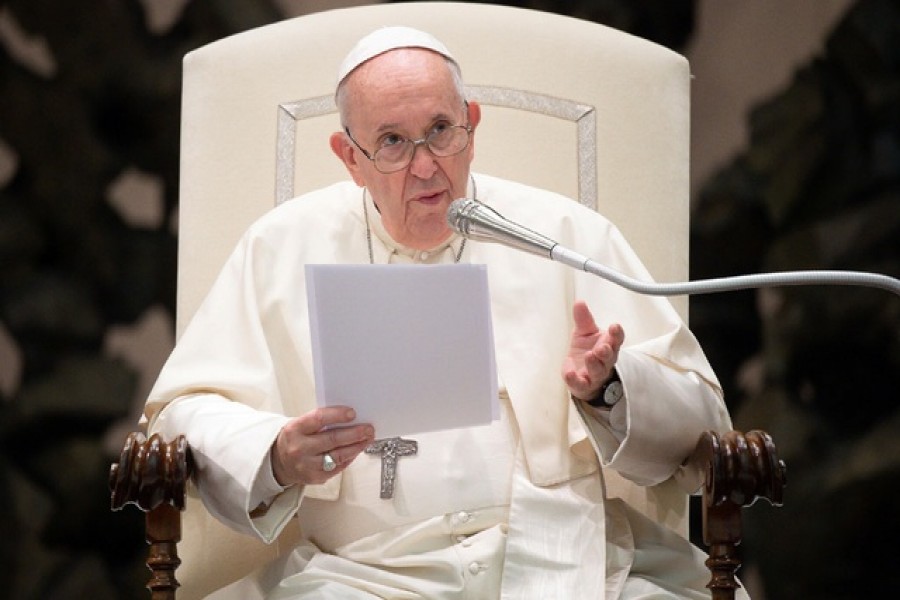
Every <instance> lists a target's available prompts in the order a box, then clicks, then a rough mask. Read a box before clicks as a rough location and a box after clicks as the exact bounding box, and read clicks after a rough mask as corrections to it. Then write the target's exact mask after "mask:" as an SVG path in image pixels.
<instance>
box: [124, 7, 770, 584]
mask: <svg viewBox="0 0 900 600" xmlns="http://www.w3.org/2000/svg"><path fill="white" fill-rule="evenodd" d="M385 25H409V26H413V27H417V28H420V29H423V30H425V31H428V32H430V33H432V34H434V35H436V36H437V37H438V38H439V39H441V40H442V41H443V42H444V43H445V44H446V45H447V46H448V47H449V48H450V50H451V51H452V52H453V53H454V55H455V56H456V58H457V59H458V61H459V63H460V65H461V67H462V71H463V76H464V78H465V80H466V83H467V85H468V92H469V96H470V98H472V99H475V100H478V101H479V102H480V103H481V104H482V107H483V118H482V124H481V125H480V127H479V128H478V133H477V141H476V144H477V146H476V158H475V162H474V165H473V169H474V170H475V171H478V172H484V173H490V174H493V175H498V176H501V177H505V178H509V179H514V180H518V181H521V182H523V183H527V184H531V185H535V186H538V187H542V188H546V189H550V190H553V191H556V192H560V193H562V194H565V195H567V196H569V197H571V198H573V199H575V200H577V201H578V202H581V203H583V204H585V205H587V206H589V207H591V208H594V209H596V210H599V211H601V212H603V213H604V214H605V215H606V216H607V217H609V218H610V219H611V220H612V221H613V222H615V223H616V224H617V225H618V226H619V228H620V229H621V230H622V231H623V233H624V234H625V236H626V238H627V239H628V240H629V241H630V243H631V244H632V246H633V247H634V248H635V249H636V251H637V253H638V254H639V255H640V256H641V258H642V259H643V261H644V262H645V264H646V265H647V267H648V268H649V270H650V272H651V273H652V274H653V276H654V277H655V278H656V279H657V280H662V281H672V280H683V279H685V278H686V277H687V269H688V248H687V243H688V217H689V215H688V141H689V131H688V127H689V121H688V119H689V110H688V109H689V96H690V71H689V67H688V63H687V61H686V60H685V59H684V58H683V57H682V56H680V55H678V54H676V53H674V52H671V51H669V50H667V49H665V48H662V47H660V46H658V45H655V44H653V43H650V42H648V41H646V40H643V39H640V38H637V37H633V36H631V35H627V34H625V33H622V32H620V31H616V30H614V29H610V28H608V27H604V26H601V25H597V24H594V23H590V22H586V21H582V20H577V19H574V18H569V17H563V16H558V15H553V14H548V13H541V12H536V11H531V10H524V9H514V8H507V7H500V6H490V5H482V4H464V3H451V2H448V3H444V2H421V3H408V4H384V5H373V6H365V7H358V8H351V9H342V10H333V11H327V12H323V13H317V14H312V15H308V16H304V17H300V18H296V19H292V20H287V21H283V22H280V23H276V24H273V25H269V26H266V27H261V28H258V29H254V30H251V31H247V32H244V33H241V34H238V35H235V36H232V37H229V38H227V39H223V40H220V41H217V42H214V43H211V44H209V45H207V46H205V47H203V48H200V49H198V50H196V51H194V52H192V53H190V54H189V55H188V56H187V57H186V58H185V60H184V91H183V112H182V146H181V191H180V216H179V223H180V225H179V226H180V236H179V271H178V278H179V281H178V314H177V328H178V332H179V333H180V332H181V331H182V330H183V328H184V326H185V325H186V324H187V322H188V321H189V320H190V319H191V316H192V314H193V313H194V311H195V309H196V308H197V306H198V304H199V303H200V301H201V299H202V298H203V296H204V295H205V293H206V292H207V290H208V289H209V287H210V285H211V283H212V281H213V279H214V278H215V277H216V275H217V273H218V271H219V268H220V267H221V265H222V264H223V262H224V261H225V259H226V257H227V255H228V253H229V252H230V251H231V249H232V248H233V246H234V244H235V243H236V241H237V239H238V237H239V236H240V235H241V233H242V232H243V231H244V229H245V228H246V227H247V226H248V225H249V224H250V223H251V222H252V221H253V220H255V219H256V218H257V217H259V216H260V215H261V214H263V213H264V212H265V211H267V210H269V209H271V208H272V207H273V206H274V205H275V204H276V203H279V202H284V201H287V200H288V199H290V198H292V197H294V196H296V195H298V194H301V193H303V192H305V191H308V190H311V189H315V188H318V187H321V186H323V185H326V184H329V183H332V182H334V181H336V180H339V179H345V178H346V173H345V171H344V167H343V165H342V164H341V163H340V162H339V161H338V160H337V159H336V158H335V157H334V156H333V155H332V153H331V152H330V150H329V148H328V136H329V135H330V134H331V133H332V132H333V131H337V130H339V123H338V119H337V115H336V112H335V108H334V103H333V99H332V95H333V92H334V86H335V76H336V71H337V66H338V65H339V64H340V62H341V59H342V58H343V56H344V55H345V54H346V52H347V51H348V50H349V49H350V48H351V46H352V45H353V44H354V42H355V41H356V40H358V39H359V38H360V37H362V36H363V35H365V34H367V33H369V32H371V31H372V30H374V29H376V28H378V27H380V26H385ZM673 304H675V306H676V308H677V309H678V311H679V313H680V314H681V315H682V317H683V318H685V319H686V318H687V303H686V300H685V299H684V298H676V299H674V300H673ZM737 439H739V440H741V441H740V442H739V443H738V445H739V446H746V444H745V441H744V438H743V436H739V437H738V438H737ZM759 440H761V442H760V443H754V444H751V446H753V447H757V448H761V449H762V450H759V451H757V454H760V455H764V457H763V458H762V459H761V460H760V462H761V463H767V464H768V465H769V467H771V468H770V471H771V473H775V474H776V475H777V476H778V477H780V473H781V471H780V463H778V461H777V458H776V457H775V456H774V448H773V447H771V443H770V442H769V441H768V438H767V437H762V438H759ZM140 442H141V439H140V437H135V438H133V439H132V440H131V446H130V447H128V448H126V450H125V452H123V459H122V461H121V462H120V463H119V466H118V469H117V470H116V472H115V473H114V474H113V479H114V487H115V488H116V490H117V491H118V496H117V499H116V497H114V504H115V503H116V502H118V504H119V505H121V504H123V503H124V502H128V501H137V500H138V499H137V496H141V497H142V498H144V499H145V500H146V499H147V498H153V500H154V502H156V503H157V504H160V503H163V504H165V501H167V500H171V501H172V502H174V504H176V505H178V504H179V502H180V496H182V495H183V482H182V484H181V485H182V487H179V484H178V483H177V482H176V483H175V484H174V486H173V487H172V488H171V489H169V490H168V491H166V492H163V493H156V494H152V493H149V492H147V491H146V490H144V491H143V492H140V489H142V488H145V487H146V486H149V485H150V484H142V483H138V479H139V476H137V475H133V474H126V471H129V472H130V471H131V469H132V467H133V466H134V463H135V462H137V463H138V464H137V467H138V469H137V470H139V471H140V470H145V471H147V470H149V471H153V470H154V469H163V468H164V467H163V466H162V465H163V463H160V462H154V461H156V460H157V459H151V460H150V461H149V463H148V462H147V460H146V459H145V457H144V453H145V452H146V450H143V449H141V448H144V446H142V445H141V444H140ZM731 445H733V444H731V443H726V444H723V443H721V442H720V441H719V439H718V438H717V437H711V438H709V439H708V440H707V442H706V445H705V446H704V448H707V449H709V448H715V449H720V448H721V447H723V446H725V447H730V446H731ZM156 447H157V448H158V449H161V450H163V451H164V450H165V449H166V448H173V447H170V446H164V445H162V446H161V445H159V444H158V442H157V445H156ZM174 448H175V449H171V450H169V451H168V454H169V457H170V460H173V461H175V463H177V465H180V466H175V467H172V466H170V467H166V468H167V469H169V472H170V473H174V478H175V479H176V480H177V479H178V478H179V477H183V476H184V475H185V473H187V469H189V458H188V457H189V450H188V449H186V448H184V447H181V446H176V447H174ZM729 460H730V459H729ZM179 461H180V462H179ZM713 462H714V461H713ZM729 464H731V463H729ZM126 465H127V466H128V469H126V468H125V466H126ZM147 465H149V467H148V466H147ZM163 479H166V477H163ZM708 479H709V480H715V478H714V477H710V478H708ZM606 482H607V487H608V489H609V493H611V494H613V495H617V496H622V497H625V498H626V499H627V501H628V502H629V503H631V504H632V505H634V506H636V507H638V508H640V509H641V510H643V511H644V512H645V513H646V514H648V515H649V516H650V517H651V518H653V519H655V520H657V521H661V522H663V523H665V524H666V525H667V526H669V527H671V528H672V529H674V530H676V531H678V532H680V533H682V534H684V535H687V513H688V503H687V499H686V497H685V496H684V494H683V492H681V491H680V490H679V489H678V488H677V487H676V485H675V484H674V482H666V483H663V484H660V485H658V486H655V487H651V488H639V487H637V486H635V485H633V484H631V483H629V482H627V481H625V480H624V479H621V478H620V477H618V476H617V475H616V474H615V473H608V474H607V475H606ZM719 485H720V493H721V483H720V484H719ZM126 490H135V491H134V493H133V494H131V495H129V494H130V492H128V491H126ZM713 491H714V490H713ZM725 493H726V495H728V494H730V492H725ZM756 493H757V492H756V491H755V490H751V489H744V490H743V492H742V495H743V496H744V497H746V499H748V500H750V499H752V498H755V497H756ZM779 493H780V489H779ZM738 495H741V494H738ZM114 496H115V494H114ZM132 496H134V497H132ZM731 499H732V500H735V499H739V498H737V496H735V497H733V498H731ZM773 499H775V500H776V501H777V500H779V498H773ZM138 503H139V504H140V502H138ZM142 506H143V507H144V508H151V506H149V505H148V503H147V502H144V504H143V505H142ZM167 506H168V505H167ZM163 510H167V511H169V512H171V510H170V509H163ZM183 523H184V538H185V541H184V542H183V543H182V544H181V546H179V548H180V553H181V555H182V557H183V559H184V566H183V567H182V568H181V569H180V570H179V579H180V580H181V581H182V583H183V584H184V588H183V590H182V591H183V594H182V595H180V597H182V598H196V597H200V596H202V595H205V594H206V593H208V592H210V591H212V590H213V589H215V588H216V586H219V585H222V584H223V583H226V582H227V581H228V580H229V579H232V580H233V579H237V578H239V577H240V576H242V575H244V574H246V573H248V572H250V570H251V569H253V568H254V567H255V566H257V565H259V564H260V563H262V562H263V561H266V560H269V559H271V558H273V557H275V556H276V555H278V554H279V553H282V552H286V551H287V550H288V549H289V548H290V547H291V546H292V543H293V542H292V540H294V539H296V536H297V535H298V531H297V529H296V527H293V528H289V529H288V531H287V532H286V533H285V534H284V535H283V536H282V537H281V538H280V539H279V541H278V542H276V543H275V544H273V545H272V546H263V545H262V544H260V543H258V542H256V541H254V540H251V539H249V538H246V537H243V536H239V535H238V534H236V533H233V532H231V531H230V530H227V529H226V528H225V527H224V526H222V525H220V524H218V523H217V522H216V521H214V520H213V519H212V517H210V516H209V515H208V514H207V513H206V512H205V510H204V509H203V507H202V505H201V504H200V502H199V500H197V499H196V498H194V497H193V496H191V495H190V494H188V500H187V511H186V513H185V515H184V519H183ZM170 533H172V532H171V531H168V532H167V533H164V534H163V535H169V534H170ZM150 536H151V537H157V536H158V534H156V533H152V532H151V533H150ZM156 548H157V550H156V557H157V559H158V560H156V562H157V563H166V561H170V562H171V560H170V559H171V558H172V557H171V556H170V554H171V552H170V550H169V549H166V550H159V547H156ZM167 548H169V547H167ZM171 548H174V546H172V547H171ZM160 556H162V558H160ZM729 560H730V559H729ZM726 562H727V561H726ZM734 568H736V566H735V565H733V564H731V563H728V564H727V565H726V570H727V569H731V570H732V572H733V569H734ZM166 577H167V576H166ZM166 577H163V579H165V578H166ZM732 581H733V580H732ZM160 585H161V587H166V586H167V585H169V583H168V582H163V584H160ZM723 585H724V586H725V587H727V586H728V585H730V584H728V583H727V582H725V583H723ZM723 589H724V588H723Z"/></svg>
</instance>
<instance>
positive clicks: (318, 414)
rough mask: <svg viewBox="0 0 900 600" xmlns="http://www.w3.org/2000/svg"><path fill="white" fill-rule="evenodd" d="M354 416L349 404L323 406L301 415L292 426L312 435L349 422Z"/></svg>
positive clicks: (300, 431)
mask: <svg viewBox="0 0 900 600" xmlns="http://www.w3.org/2000/svg"><path fill="white" fill-rule="evenodd" d="M355 418H356V411H355V410H353V409H352V408H350V407H349V406H323V407H319V408H317V409H315V410H311V411H310V412H308V413H306V414H304V415H301V416H300V417H298V418H297V420H296V423H295V424H294V427H296V428H297V431H298V432H299V433H301V434H303V435H312V434H314V433H318V432H320V431H322V430H323V429H325V428H326V427H330V426H335V425H345V424H347V423H351V422H352V421H353V420H354V419H355Z"/></svg>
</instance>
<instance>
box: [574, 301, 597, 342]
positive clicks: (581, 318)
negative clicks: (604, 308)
mask: <svg viewBox="0 0 900 600" xmlns="http://www.w3.org/2000/svg"><path fill="white" fill-rule="evenodd" d="M572 317H573V318H574V319H575V335H593V334H595V333H597V332H598V331H600V330H599V329H598V328H597V323H596V322H594V315H593V314H591V309H589V308H588V305H587V304H586V303H585V302H584V301H583V300H578V301H577V302H575V304H574V305H573V306H572Z"/></svg>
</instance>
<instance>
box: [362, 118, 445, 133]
mask: <svg viewBox="0 0 900 600" xmlns="http://www.w3.org/2000/svg"><path fill="white" fill-rule="evenodd" d="M438 121H453V117H451V116H450V115H448V114H447V113H443V112H441V113H437V114H435V115H432V117H431V120H429V121H428V123H429V124H430V125H433V124H435V123H437V122H438ZM398 129H400V123H382V124H381V125H379V126H378V129H376V130H375V135H376V136H378V135H381V134H382V133H385V132H387V131H397V130H398Z"/></svg>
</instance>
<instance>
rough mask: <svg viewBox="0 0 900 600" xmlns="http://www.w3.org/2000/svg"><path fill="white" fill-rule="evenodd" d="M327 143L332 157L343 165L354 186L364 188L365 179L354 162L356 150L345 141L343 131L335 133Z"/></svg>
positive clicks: (347, 140) (357, 163) (348, 141)
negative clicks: (336, 158) (335, 157)
mask: <svg viewBox="0 0 900 600" xmlns="http://www.w3.org/2000/svg"><path fill="white" fill-rule="evenodd" d="M328 143H329V145H330V146H331V151H332V152H334V155H335V156H337V157H338V159H340V161H341V162H342V163H344V166H345V167H346V168H347V172H348V173H349V174H350V177H352V178H353V181H354V182H355V183H356V185H358V186H360V187H365V185H366V182H365V178H364V177H363V175H362V170H361V169H360V165H359V162H358V161H357V160H356V148H354V147H353V142H351V141H350V140H349V139H347V134H346V133H344V132H343V131H335V132H334V133H332V134H331V137H330V138H329V139H328Z"/></svg>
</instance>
